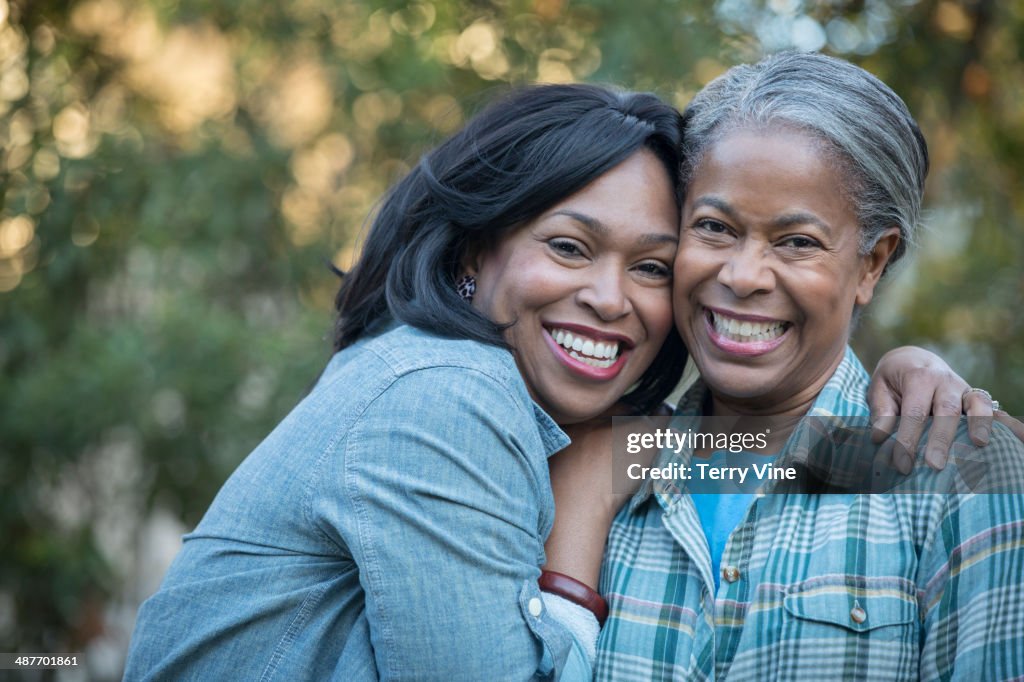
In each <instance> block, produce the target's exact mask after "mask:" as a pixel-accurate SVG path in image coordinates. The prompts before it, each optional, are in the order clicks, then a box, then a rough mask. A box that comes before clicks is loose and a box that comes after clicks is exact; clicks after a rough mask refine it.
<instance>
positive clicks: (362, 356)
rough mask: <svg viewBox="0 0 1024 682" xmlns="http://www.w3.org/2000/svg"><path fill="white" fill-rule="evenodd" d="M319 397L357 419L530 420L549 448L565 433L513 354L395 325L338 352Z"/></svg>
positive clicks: (516, 425)
mask: <svg viewBox="0 0 1024 682" xmlns="http://www.w3.org/2000/svg"><path fill="white" fill-rule="evenodd" d="M314 393H315V399H316V400H318V401H322V402H325V403H327V404H329V405H331V406H334V407H336V408H337V409H338V410H339V414H341V413H347V414H350V415H353V416H354V417H357V418H358V419H364V418H366V417H367V416H368V415H369V413H375V412H380V413H382V414H390V415H402V416H403V417H414V418H415V419H417V420H420V421H421V422H422V424H423V426H424V427H428V424H427V423H426V422H427V421H428V420H432V419H433V420H438V419H441V418H444V419H446V420H449V418H450V419H455V418H457V417H459V418H462V419H463V420H466V421H470V420H473V419H476V420H479V419H481V418H484V419H486V420H488V421H491V420H493V421H494V422H495V423H504V424H507V426H508V429H509V430H513V431H514V430H516V429H520V428H523V427H525V426H527V425H529V426H531V427H532V428H531V429H530V430H531V431H538V430H539V432H540V434H541V438H542V440H543V441H544V442H545V445H546V446H548V447H546V449H548V448H553V449H558V448H557V447H555V445H556V444H557V443H561V445H560V446H559V447H563V446H564V443H562V440H563V439H564V438H565V437H564V434H562V432H561V431H560V430H559V429H558V427H557V426H556V425H555V424H554V422H553V421H552V420H551V418H550V417H549V416H548V415H547V414H545V413H544V412H543V411H542V410H541V409H540V408H539V407H538V406H537V405H536V404H535V403H534V402H533V400H532V398H531V397H530V394H529V391H528V390H527V388H526V384H525V383H524V382H523V380H522V377H521V376H520V374H519V371H518V369H517V368H516V364H515V361H514V359H513V357H512V354H511V353H510V352H509V351H508V350H506V349H504V348H499V347H497V346H492V345H489V344H485V343H480V342H477V341H471V340H467V339H452V338H445V337H442V336H438V335H436V334H432V333H430V332H425V331H423V330H420V329H416V328H414V327H411V326H408V325H397V326H394V327H392V328H391V329H389V330H387V331H385V332H384V333H381V334H379V335H377V336H374V337H371V338H367V339H366V340H364V341H360V342H359V343H357V344H355V345H353V346H351V347H350V348H347V349H345V350H342V351H340V352H339V353H338V354H336V356H335V357H334V358H333V359H332V360H331V363H330V365H329V367H328V370H327V371H326V372H325V373H324V376H323V378H322V379H321V380H320V382H319V383H318V385H317V387H316V390H315V391H314Z"/></svg>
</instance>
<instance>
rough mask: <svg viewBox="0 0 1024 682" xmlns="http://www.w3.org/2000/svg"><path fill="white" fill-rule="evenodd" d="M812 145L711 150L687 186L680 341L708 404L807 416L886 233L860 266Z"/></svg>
mask: <svg viewBox="0 0 1024 682" xmlns="http://www.w3.org/2000/svg"><path fill="white" fill-rule="evenodd" d="M844 180H845V178H844V177H843V174H842V173H841V172H840V171H839V169H838V168H837V166H836V164H835V163H832V162H831V160H830V159H829V157H828V156H827V155H826V154H825V153H824V152H823V151H822V147H821V144H820V143H819V142H818V141H817V140H815V139H814V138H812V137H810V136H809V135H807V134H805V133H801V132H796V131H793V130H788V129H769V130H757V131H755V130H739V131H736V132H733V133H730V134H727V135H726V136H725V137H724V138H723V139H721V140H719V141H718V142H717V143H715V144H714V145H713V146H712V147H711V149H710V150H709V151H708V153H707V155H706V156H705V157H704V159H703V160H702V162H701V163H700V165H699V166H698V168H697V169H696V172H695V173H694V177H693V179H692V180H691V182H690V185H689V187H688V191H687V196H686V200H685V205H684V207H683V219H682V230H681V233H680V248H679V254H678V255H677V257H676V262H675V291H676V295H675V314H676V323H677V325H678V327H679V331H680V333H681V334H682V336H683V338H684V339H685V341H686V345H687V346H688V347H689V349H690V353H691V354H692V355H693V358H694V360H695V362H696V363H697V366H698V368H699V369H700V371H701V375H702V377H703V378H704V380H705V382H706V383H707V385H708V386H709V388H710V389H711V391H712V394H713V396H714V397H715V399H716V400H718V401H722V402H725V403H727V404H728V405H729V406H731V407H733V408H734V409H737V410H739V411H744V409H748V410H751V411H765V410H770V411H771V413H773V414H781V413H785V412H787V411H790V410H795V409H799V408H801V407H803V408H806V407H807V406H809V402H810V401H812V400H813V399H814V397H815V396H817V394H818V393H819V392H820V391H821V388H822V387H823V386H824V385H825V383H826V382H827V381H828V379H829V377H830V376H831V375H832V373H833V371H834V370H835V368H836V367H837V366H838V365H839V363H840V361H841V360H842V358H843V353H844V349H845V346H846V343H847V339H848V336H849V331H850V322H851V317H852V314H853V308H854V304H859V305H865V304H867V303H868V302H869V301H870V300H871V297H872V294H873V292H874V287H875V284H876V283H877V281H878V278H879V277H880V276H881V272H882V269H883V267H884V265H885V262H886V261H887V260H888V257H889V254H890V253H891V252H892V249H893V248H895V245H896V243H897V239H898V237H897V236H896V235H895V233H898V231H897V230H895V229H894V230H891V231H890V232H889V233H887V235H886V237H885V238H883V240H882V241H881V242H879V247H876V249H875V251H873V252H872V253H871V254H869V255H867V256H862V255H861V254H860V253H859V248H858V247H859V238H860V229H859V226H858V224H857V218H856V215H855V213H854V210H853V207H852V206H851V204H850V202H849V200H848V199H847V198H846V196H845V195H844V192H843V186H844V185H843V183H844Z"/></svg>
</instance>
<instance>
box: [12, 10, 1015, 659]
mask: <svg viewBox="0 0 1024 682" xmlns="http://www.w3.org/2000/svg"><path fill="white" fill-rule="evenodd" d="M0 17H2V19H0V142H2V149H3V157H2V159H0V172H2V174H3V175H2V189H3V193H2V197H3V198H2V205H0V368H2V375H0V376H2V384H0V385H2V390H0V484H2V495H0V552H2V554H0V556H2V560H0V651H18V650H22V651H27V650H34V651H68V650H75V649H81V648H82V647H84V646H87V645H88V644H89V642H90V641H93V640H95V639H96V638H97V637H101V636H104V632H105V629H106V636H110V629H111V627H112V626H111V623H110V622H109V617H108V616H109V613H110V607H109V605H110V604H115V603H124V602H128V603H129V604H130V606H131V607H133V606H134V604H133V603H131V599H132V598H133V597H132V596H131V594H130V592H131V590H130V588H131V585H130V584H126V581H129V582H130V581H131V580H133V579H134V578H133V577H132V576H133V571H136V569H137V567H136V560H137V556H136V552H137V546H138V540H139V537H138V535H139V533H141V532H143V530H142V529H143V525H142V521H143V520H144V519H145V518H147V516H148V514H149V513H150V512H151V511H152V510H154V509H161V510H166V511H168V512H169V513H171V514H173V515H174V516H177V517H178V518H181V519H182V520H183V521H184V522H185V524H186V525H188V526H191V525H192V524H194V523H196V522H197V521H198V519H199V518H200V516H201V514H202V512H203V511H204V510H205V508H206V507H207V505H208V504H209V502H210V500H211V499H212V497H213V495H214V494H215V492H216V491H217V489H218V487H219V486H220V484H221V483H222V482H223V480H224V479H225V478H226V477H227V475H228V474H229V473H230V472H231V471H232V469H233V468H234V467H235V466H236V465H237V463H238V462H239V461H240V460H241V459H242V458H243V457H244V456H245V455H246V454H247V452H248V451H249V450H250V449H251V448H252V447H253V446H254V445H255V444H256V443H257V442H258V441H259V440H260V439H261V438H262V437H263V435H265V434H266V433H267V432H268V431H269V430H270V429H271V428H272V427H273V425H274V424H275V422H276V421H277V420H279V419H280V418H281V417H282V416H283V415H284V414H285V413H286V412H287V411H288V409H289V408H290V407H291V406H292V405H293V404H294V403H295V402H296V401H297V400H298V399H299V398H300V397H301V395H302V393H303V392H304V390H305V389H306V388H307V387H308V386H309V385H310V384H311V382H312V381H313V380H314V379H315V377H316V375H317V373H318V371H319V369H320V368H321V367H322V365H323V363H324V362H325V360H326V359H327V357H328V355H329V352H330V343H329V331H330V326H331V309H332V306H331V303H332V296H333V292H334V290H335V288H336V286H337V280H336V279H335V278H334V276H333V275H332V274H331V273H330V272H329V270H328V267H327V263H328V262H333V263H335V264H336V265H338V266H339V267H342V268H345V267H347V266H348V265H349V264H350V263H351V261H352V258H353V256H354V254H355V253H357V244H356V241H357V237H358V234H359V232H360V229H361V228H362V226H363V225H364V221H365V218H366V216H367V215H368V214H369V213H370V211H371V210H372V207H373V204H374V202H375V200H376V199H377V198H378V197H379V195H380V194H381V192H382V191H383V190H384V189H385V188H386V187H387V186H388V184H389V183H391V182H392V181H393V180H394V179H395V178H397V177H399V176H400V175H401V174H402V173H403V172H405V171H406V170H407V169H408V167H409V165H410V164H411V163H415V160H416V158H417V156H418V155H419V154H420V153H421V152H422V151H423V150H425V149H427V148H429V147H430V146H431V145H433V144H435V143H436V142H437V141H438V140H440V139H441V138H442V137H443V136H444V135H446V134H447V133H449V132H451V131H453V130H454V129H456V128H457V127H458V126H459V125H460V124H461V123H462V122H463V120H464V119H465V118H466V117H467V116H469V115H471V113H472V111H473V110H474V109H475V108H477V107H478V106H479V105H480V104H481V103H483V102H485V101H486V100H487V98H488V96H489V94H490V92H489V90H490V89H491V88H494V87H500V86H501V85H503V84H505V83H509V82H511V83H519V82H527V81H533V80H545V81H559V80H589V81H599V82H613V83H617V84H621V85H625V86H628V87H631V88H634V89H652V90H655V91H656V92H658V93H659V94H661V95H662V96H664V97H665V98H666V99H667V100H669V101H671V102H674V103H675V104H677V105H679V106H684V105H685V104H686V102H687V101H688V100H689V99H690V97H692V95H693V93H695V92H696V91H697V90H698V89H699V88H700V87H701V86H702V85H703V84H705V83H707V82H708V81H709V80H710V79H711V78H713V77H714V76H716V75H718V74H719V73H721V71H723V70H724V69H725V68H727V67H728V66H729V65H732V64H734V63H738V62H741V61H747V60H751V59H756V58H757V57H758V56H760V55H761V54H763V53H765V52H770V51H773V50H778V49H786V48H794V47H795V48H798V49H822V50H824V51H826V52H830V53H833V54H837V55H840V56H845V57H847V58H849V59H852V60H854V61H856V62H858V63H860V64H862V65H863V66H865V67H866V68H868V69H869V70H871V71H873V72H874V73H875V74H877V75H878V76H880V77H881V78H882V79H884V80H885V81H886V82H888V83H889V84H890V85H892V86H893V87H894V88H895V89H896V90H897V91H898V92H899V93H900V94H901V95H902V96H903V97H904V98H905V99H906V100H907V102H908V104H909V105H910V108H911V109H912V110H913V111H914V112H915V113H916V114H917V115H918V117H919V121H920V122H921V124H922V127H923V128H924V130H925V132H926V135H927V137H928V139H929V141H930V144H931V149H932V155H933V171H932V175H931V178H930V180H929V186H928V198H927V203H928V206H929V208H930V223H931V226H932V227H931V230H930V231H929V232H928V233H927V234H924V235H923V236H922V238H921V247H920V249H919V252H918V256H917V258H916V261H915V262H914V264H912V265H911V266H909V267H907V268H905V269H904V271H903V272H902V273H901V274H900V275H899V276H898V277H896V278H895V279H894V281H893V282H892V283H891V284H890V285H889V286H888V288H887V291H886V292H885V294H884V295H883V296H882V297H881V299H880V301H879V303H877V304H876V305H875V306H874V307H873V308H872V310H870V311H869V315H868V317H867V319H866V321H865V322H864V324H863V326H862V328H861V329H860V331H859V333H858V339H857V346H858V349H859V350H860V352H861V354H862V356H863V357H864V359H865V360H866V361H868V362H873V361H874V360H876V359H877V357H878V356H879V355H880V354H881V352H883V351H884V350H886V349H888V348H890V347H892V346H894V345H897V344H901V343H916V344H922V345H926V346H929V347H932V348H934V349H936V350H937V351H938V352H940V353H941V354H943V355H944V357H947V358H948V359H949V361H950V362H951V363H952V364H953V365H954V367H955V368H957V369H958V370H960V371H961V372H962V373H964V374H965V376H966V377H967V378H968V379H969V380H970V381H971V382H972V383H974V384H977V385H982V386H986V387H988V388H990V390H991V391H992V392H993V393H994V394H995V395H996V396H997V397H999V398H1001V399H1002V400H1003V403H1004V405H1005V406H1007V407H1008V408H1009V409H1010V410H1011V411H1016V412H1020V411H1024V399H1022V398H1024V394H1022V391H1021V387H1020V377H1021V376H1022V370H1024V328H1022V327H1024V316H1022V315H1021V314H1020V312H1019V310H1018V306H1019V305H1020V302H1021V299H1022V293H1024V270H1022V268H1021V267H1020V263H1021V262H1022V256H1024V253H1022V250H1024V240H1022V239H1021V237H1022V234H1024V231H1022V226H1021V222H1020V219H1019V217H1018V216H1020V215H1021V214H1022V210H1021V209H1022V206H1021V203H1022V202H1024V193H1021V192H1020V191H1019V188H1020V187H1021V173H1022V171H1024V60H1022V59H1021V46H1022V45H1024V2H1021V1H1020V0H1013V1H1008V2H999V3H996V2H994V1H993V0H960V1H953V0H943V1H936V0H921V1H915V0H890V1H885V0H849V1H843V0H766V1H758V0H720V1H719V2H717V3H706V2H696V1H692V0H674V1H671V2H654V1H653V0H633V1H632V2H629V3H622V2H613V1H612V0H595V1H593V2H589V3H570V2H567V1H566V0H478V1H475V2H463V3H458V2H450V1H448V0H437V1H429V2H428V1H426V0H420V1H418V2H412V3H407V2H397V1H395V0H386V1H384V2H380V1H378V2H366V1H361V0H291V1H289V2H282V3H271V2H266V1H265V0H136V1H129V0H81V1H74V0H0ZM126 595H128V596H126ZM126 636H127V634H126V633H123V632H122V633H120V634H119V635H116V636H115V639H117V638H118V637H120V640H119V641H124V639H125V638H126Z"/></svg>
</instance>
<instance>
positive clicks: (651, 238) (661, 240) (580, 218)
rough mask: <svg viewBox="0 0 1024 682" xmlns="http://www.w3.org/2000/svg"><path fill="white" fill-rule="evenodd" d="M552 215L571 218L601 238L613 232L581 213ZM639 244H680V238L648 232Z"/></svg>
mask: <svg viewBox="0 0 1024 682" xmlns="http://www.w3.org/2000/svg"><path fill="white" fill-rule="evenodd" d="M551 215H563V216H566V217H567V218H571V219H572V220H574V221H576V222H578V223H579V224H580V225H582V226H583V227H585V228H586V229H587V230H589V231H590V232H593V233H594V234H596V235H598V236H600V237H604V236H607V235H608V234H609V233H610V232H611V229H610V228H609V227H608V226H607V225H605V224H604V223H602V222H601V221H600V220H598V219H597V218H594V217H593V216H589V215H587V214H586V213H579V212H577V211H573V210H571V209H568V208H562V209H559V210H557V211H554V212H553V213H552V214H551ZM637 243H639V244H641V245H643V246H648V245H652V244H665V243H668V244H678V243H679V237H677V236H676V235H668V234H660V233H657V232H648V233H646V234H643V235H640V238H639V239H637Z"/></svg>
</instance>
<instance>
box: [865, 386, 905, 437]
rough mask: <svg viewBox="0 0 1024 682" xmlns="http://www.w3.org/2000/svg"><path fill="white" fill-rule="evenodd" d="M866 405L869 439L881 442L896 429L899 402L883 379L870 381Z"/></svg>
mask: <svg viewBox="0 0 1024 682" xmlns="http://www.w3.org/2000/svg"><path fill="white" fill-rule="evenodd" d="M868 407H869V408H870V409H871V416H872V421H871V440H872V441H873V442H875V443H881V442H883V441H884V440H885V439H886V438H888V437H889V436H890V435H892V432H893V431H895V430H896V421H897V418H896V414H897V413H898V412H899V403H897V402H896V397H895V395H894V394H893V392H892V389H891V388H890V387H889V386H888V385H887V384H886V383H885V382H884V381H872V382H871V386H870V387H869V388H868Z"/></svg>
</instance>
